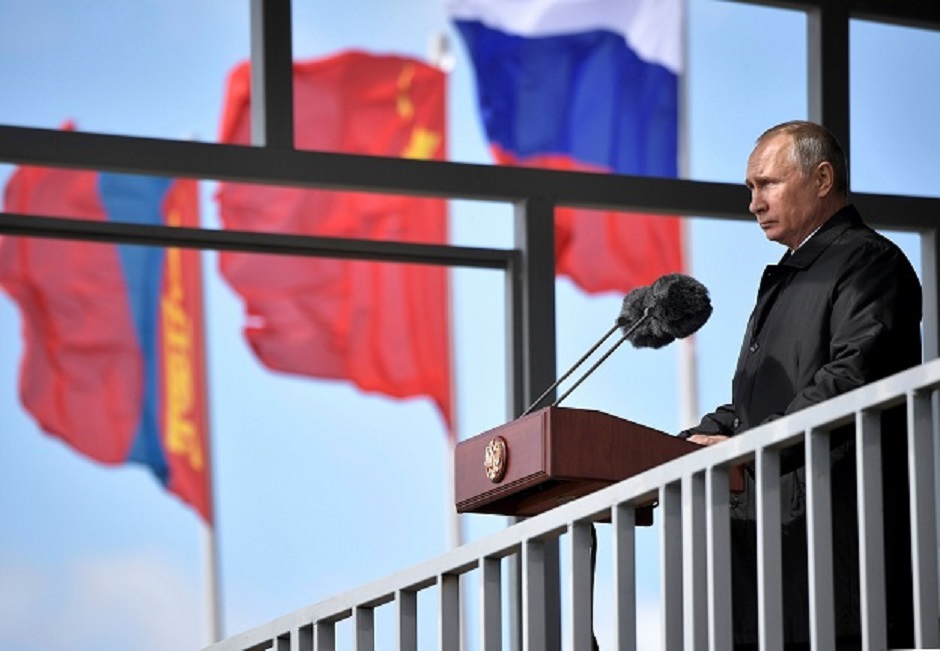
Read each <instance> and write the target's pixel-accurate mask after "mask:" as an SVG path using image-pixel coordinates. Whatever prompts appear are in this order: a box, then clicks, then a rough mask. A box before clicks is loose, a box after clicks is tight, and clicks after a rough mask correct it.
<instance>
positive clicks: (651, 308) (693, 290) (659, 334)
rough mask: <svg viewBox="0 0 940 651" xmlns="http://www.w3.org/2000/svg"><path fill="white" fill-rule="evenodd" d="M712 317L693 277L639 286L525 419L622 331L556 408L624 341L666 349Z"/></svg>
mask: <svg viewBox="0 0 940 651" xmlns="http://www.w3.org/2000/svg"><path fill="white" fill-rule="evenodd" d="M711 314H712V304H711V299H710V298H709V296H708V290H707V289H706V288H705V286H704V285H703V284H702V283H700V282H699V281H697V280H695V279H694V278H692V277H691V276H686V275H684V274H679V273H673V274H667V275H665V276H661V277H659V278H657V279H656V281H655V282H653V284H652V285H650V286H649V287H637V288H636V289H633V290H631V291H630V292H629V293H628V294H627V295H626V296H625V297H624V299H623V304H622V306H621V308H620V314H619V315H618V316H617V320H616V322H615V323H614V326H613V327H612V328H611V329H610V330H608V331H607V333H606V334H605V335H604V336H603V337H601V338H600V340H599V341H598V342H597V343H596V344H594V345H593V346H592V347H591V348H590V350H588V351H587V352H586V353H585V354H584V355H583V356H582V357H581V359H579V360H578V361H577V362H575V363H574V365H572V367H571V368H570V369H568V371H566V372H565V374H564V375H562V376H561V377H559V378H558V379H557V380H555V382H554V383H553V384H552V385H551V386H550V387H548V388H547V389H546V390H545V392H544V393H542V395H540V396H539V397H538V398H536V399H535V401H534V402H533V403H532V404H531V405H529V407H528V409H526V410H525V411H524V412H522V416H525V415H527V414H529V413H531V412H532V410H533V409H535V407H536V406H537V405H539V404H541V402H542V400H544V399H545V396H547V395H548V394H549V393H551V392H552V391H553V390H554V389H555V388H556V387H557V386H558V385H559V384H561V383H562V382H564V381H565V380H566V379H567V378H568V376H570V375H571V374H572V373H573V372H574V371H575V369H577V368H578V367H579V366H581V364H583V363H584V361H585V360H586V359H587V358H588V357H590V356H591V355H592V354H593V353H594V351H596V350H597V349H598V348H600V346H601V344H603V343H604V342H605V341H607V339H609V338H610V336H611V335H612V334H614V332H616V331H617V329H618V328H620V329H622V330H623V335H622V336H621V337H620V339H619V340H618V341H617V342H616V343H614V345H613V346H611V348H610V349H609V350H608V351H607V352H606V353H604V355H603V356H602V357H601V358H600V359H599V360H597V361H596V362H595V363H594V365H593V366H591V368H589V369H588V370H587V371H586V372H585V373H584V374H583V375H582V376H581V377H580V378H579V379H578V381H577V382H575V383H574V385H572V386H571V388H569V389H568V390H567V391H566V392H565V393H564V394H562V396H561V397H560V398H558V399H557V400H555V402H553V403H552V406H553V407H555V406H557V405H558V404H560V403H561V401H562V400H564V399H565V398H567V397H568V395H569V394H570V393H571V392H572V391H574V390H575V389H576V388H578V386H580V384H581V383H582V382H584V380H586V379H587V378H588V376H589V375H591V374H592V373H593V372H594V371H595V370H596V369H597V367H599V366H600V365H601V364H603V363H604V362H605V361H606V360H607V358H608V357H610V356H611V355H612V354H613V352H614V351H615V350H617V348H619V347H620V345H621V344H622V343H623V342H624V341H628V340H629V341H630V343H631V344H633V347H634V348H662V347H663V346H665V345H667V344H670V343H672V342H673V341H675V340H676V339H684V338H686V337H688V336H689V335H691V334H692V333H694V332H696V331H697V330H698V329H699V328H701V327H702V326H703V325H705V322H706V321H708V318H709V317H710V316H711Z"/></svg>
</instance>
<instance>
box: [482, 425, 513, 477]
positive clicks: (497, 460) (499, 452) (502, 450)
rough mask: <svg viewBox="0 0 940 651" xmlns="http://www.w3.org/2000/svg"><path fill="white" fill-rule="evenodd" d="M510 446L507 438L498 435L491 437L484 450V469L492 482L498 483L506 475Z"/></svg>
mask: <svg viewBox="0 0 940 651" xmlns="http://www.w3.org/2000/svg"><path fill="white" fill-rule="evenodd" d="M508 453H509V448H508V447H506V439H504V438H503V437H502V436H497V437H495V438H493V439H490V442H489V443H487V444H486V449H485V450H484V452H483V470H485V471H486V476H487V477H488V478H489V480H490V481H491V482H493V483H494V484H495V483H498V482H500V481H502V479H503V477H504V476H505V475H506V465H507V462H508V461H509V454H508Z"/></svg>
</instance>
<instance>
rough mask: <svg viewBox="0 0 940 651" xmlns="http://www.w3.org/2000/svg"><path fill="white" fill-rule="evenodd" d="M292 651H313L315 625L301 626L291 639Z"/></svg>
mask: <svg viewBox="0 0 940 651" xmlns="http://www.w3.org/2000/svg"><path fill="white" fill-rule="evenodd" d="M290 651H313V624H306V625H304V626H299V627H298V628H296V629H295V630H294V632H293V635H291V638H290Z"/></svg>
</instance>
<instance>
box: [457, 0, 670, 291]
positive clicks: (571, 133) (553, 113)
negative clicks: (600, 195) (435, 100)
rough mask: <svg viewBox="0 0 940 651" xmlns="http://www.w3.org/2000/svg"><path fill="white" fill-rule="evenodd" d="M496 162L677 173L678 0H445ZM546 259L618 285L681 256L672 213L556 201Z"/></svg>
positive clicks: (632, 283) (644, 280)
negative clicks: (551, 251) (551, 254)
mask: <svg viewBox="0 0 940 651" xmlns="http://www.w3.org/2000/svg"><path fill="white" fill-rule="evenodd" d="M448 8H449V11H450V15H451V17H452V19H453V21H454V23H455V25H456V27H457V29H458V31H459V32H460V34H461V37H462V39H463V42H464V44H465V45H466V48H467V50H468V52H469V54H470V58H471V60H472V62H473V66H474V69H475V71H476V83H477V94H478V102H479V107H480V115H481V118H482V121H483V125H484V128H485V130H486V134H487V137H488V139H489V141H490V149H491V151H492V153H493V156H494V158H495V160H496V162H498V163H500V164H503V165H519V166H530V167H543V168H551V169H562V170H579V171H593V172H608V173H609V172H614V173H618V174H630V175H646V176H659V177H667V178H673V177H675V176H676V175H677V160H678V154H677V142H678V94H679V93H678V87H679V82H678V80H679V75H680V73H681V64H682V54H681V53H682V29H681V25H682V0H514V1H513V2H506V1H505V0H450V1H449V2H448ZM555 239H556V250H555V254H556V271H557V273H558V274H559V275H566V276H568V277H570V278H571V279H572V280H573V281H574V282H575V283H576V284H578V285H579V286H580V287H581V288H582V289H584V290H585V291H587V292H592V293H593V292H602V291H620V292H624V291H629V290H630V289H632V288H634V287H636V286H638V285H644V284H648V283H650V282H652V281H653V280H655V279H656V278H658V277H659V276H661V275H663V274H665V273H669V272H674V271H682V270H683V267H684V262H683V251H682V241H681V229H680V221H679V220H678V219H677V218H674V217H669V218H663V217H655V216H650V215H637V214H626V213H604V212H597V211H589V210H581V209H571V208H560V209H558V210H557V211H556V218H555Z"/></svg>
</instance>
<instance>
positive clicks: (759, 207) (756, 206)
mask: <svg viewBox="0 0 940 651" xmlns="http://www.w3.org/2000/svg"><path fill="white" fill-rule="evenodd" d="M747 209H748V211H750V213H751V214H752V215H759V214H760V213H762V212H764V211H765V210H766V209H767V204H766V203H765V202H764V199H763V197H762V196H761V193H760V192H758V191H757V190H751V202H750V203H749V204H748V206H747Z"/></svg>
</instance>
